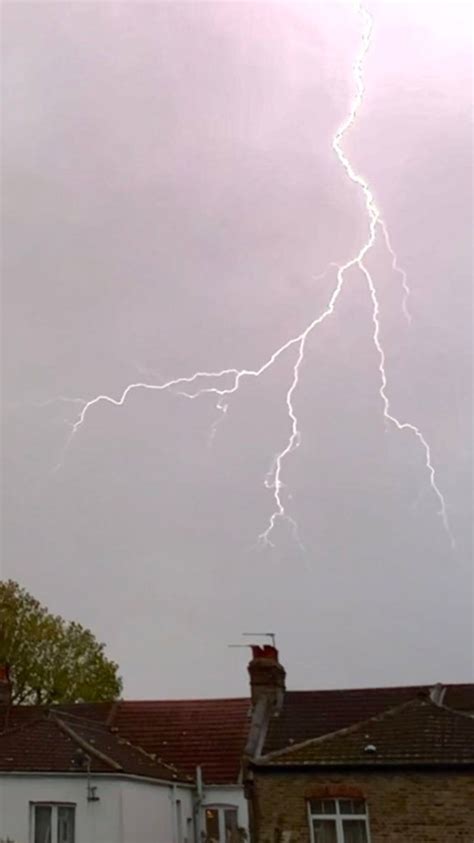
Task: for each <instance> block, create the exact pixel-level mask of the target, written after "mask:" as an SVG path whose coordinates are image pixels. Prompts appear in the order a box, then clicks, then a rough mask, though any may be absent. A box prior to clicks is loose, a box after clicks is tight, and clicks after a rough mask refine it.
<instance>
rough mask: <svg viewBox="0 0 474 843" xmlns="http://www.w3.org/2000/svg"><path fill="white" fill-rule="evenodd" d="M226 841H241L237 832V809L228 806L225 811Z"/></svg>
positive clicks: (234, 842) (230, 842)
mask: <svg viewBox="0 0 474 843" xmlns="http://www.w3.org/2000/svg"><path fill="white" fill-rule="evenodd" d="M224 828H225V843H239V842H238V832H237V809H236V808H226V810H225V811H224Z"/></svg>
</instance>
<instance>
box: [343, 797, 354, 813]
mask: <svg viewBox="0 0 474 843" xmlns="http://www.w3.org/2000/svg"><path fill="white" fill-rule="evenodd" d="M339 810H340V812H341V814H353V813H354V808H353V803H352V799H340V800H339Z"/></svg>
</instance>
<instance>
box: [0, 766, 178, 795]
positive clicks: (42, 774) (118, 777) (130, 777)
mask: <svg viewBox="0 0 474 843" xmlns="http://www.w3.org/2000/svg"><path fill="white" fill-rule="evenodd" d="M7 776H13V777H17V776H18V778H22V777H27V776H29V777H31V776H35V777H36V776H37V777H38V778H46V779H58V778H61V779H64V778H67V779H78V780H83V779H85V780H87V778H88V776H87V774H83V773H73V772H70V771H65V772H63V773H58V772H50V773H48V771H47V770H41V771H39V770H0V778H3V777H7ZM91 778H94V779H104V780H110V781H123V780H126V781H133V782H147V783H148V784H155V785H165V786H166V787H173V785H175V786H176V787H185V788H189V789H193V790H194V784H192V783H190V782H171V781H169V779H154V778H152V777H150V776H137V775H135V774H134V773H124V772H117V773H91Z"/></svg>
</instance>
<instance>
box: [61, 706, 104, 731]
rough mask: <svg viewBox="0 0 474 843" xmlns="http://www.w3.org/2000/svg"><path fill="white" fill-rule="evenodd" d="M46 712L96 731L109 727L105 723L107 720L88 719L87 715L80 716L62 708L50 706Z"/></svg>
mask: <svg viewBox="0 0 474 843" xmlns="http://www.w3.org/2000/svg"><path fill="white" fill-rule="evenodd" d="M48 713H49V714H50V715H51V716H52V717H56V718H58V717H59V719H61V720H63V719H64V720H68V719H70V720H72V721H73V722H74V723H78V724H79V725H82V724H84V725H85V726H87V728H88V729H91V730H94V729H96V730H97V731H98V732H110V727H109V726H108V725H107V721H106V720H105V721H101V720H90V719H89V718H88V717H81V716H80V715H79V714H73V713H72V712H69V711H64V710H63V709H54V708H50V709H49V711H48Z"/></svg>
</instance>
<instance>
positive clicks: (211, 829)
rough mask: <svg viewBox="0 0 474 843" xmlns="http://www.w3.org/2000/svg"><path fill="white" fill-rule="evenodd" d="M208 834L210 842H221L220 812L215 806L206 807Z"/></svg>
mask: <svg viewBox="0 0 474 843" xmlns="http://www.w3.org/2000/svg"><path fill="white" fill-rule="evenodd" d="M206 834H207V837H208V840H209V843H219V812H218V811H217V810H216V809H215V808H206Z"/></svg>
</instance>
